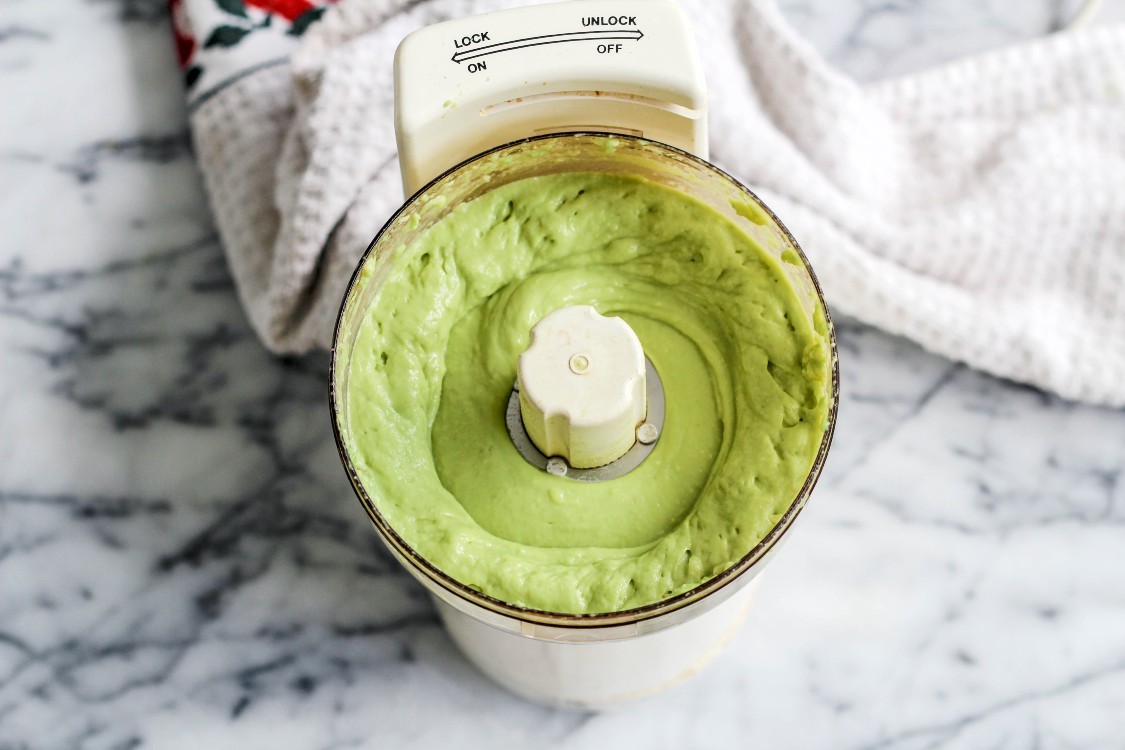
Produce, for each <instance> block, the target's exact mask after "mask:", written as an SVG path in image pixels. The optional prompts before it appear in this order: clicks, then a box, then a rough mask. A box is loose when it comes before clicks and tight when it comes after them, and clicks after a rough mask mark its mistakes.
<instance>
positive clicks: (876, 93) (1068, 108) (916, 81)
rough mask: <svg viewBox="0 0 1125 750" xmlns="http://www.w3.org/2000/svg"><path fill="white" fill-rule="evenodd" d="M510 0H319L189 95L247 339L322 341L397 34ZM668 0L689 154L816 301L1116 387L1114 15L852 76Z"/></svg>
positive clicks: (379, 183)
mask: <svg viewBox="0 0 1125 750" xmlns="http://www.w3.org/2000/svg"><path fill="white" fill-rule="evenodd" d="M273 1H274V2H280V0H273ZM186 2H187V9H188V11H189V13H188V14H187V15H188V16H189V21H188V23H187V25H188V26H190V25H191V23H190V18H191V17H194V16H192V14H191V13H190V10H191V8H192V4H193V3H212V4H214V3H216V2H218V3H219V5H221V6H223V7H224V8H238V7H241V4H240V3H239V2H238V0H221V1H220V0H186ZM288 2H295V0H288ZM257 4H258V5H265V4H268V3H266V2H265V0H259V2H258V3H257ZM513 4H515V3H512V2H503V1H502V0H428V1H427V0H423V1H421V2H419V0H341V2H340V3H339V4H338V5H336V6H335V7H332V8H330V9H329V10H328V11H327V12H324V14H323V17H322V18H321V19H320V20H319V21H318V22H316V23H315V24H306V27H307V31H305V33H304V37H303V39H301V40H300V43H299V45H298V44H297V43H296V41H295V39H296V38H295V37H294V36H292V34H290V36H289V37H288V38H289V39H290V40H292V41H293V43H294V46H295V47H296V49H295V52H294V53H293V54H292V56H291V57H290V58H289V59H288V60H287V61H285V60H278V61H275V62H274V63H273V64H270V63H268V62H267V63H263V62H262V61H261V60H258V61H257V62H254V63H252V64H250V65H248V66H247V67H245V68H244V69H243V71H242V73H241V74H240V75H237V76H235V77H234V78H232V79H228V80H226V81H225V82H223V83H220V84H217V85H213V86H211V87H210V88H208V89H207V90H196V91H194V92H193V93H192V96H193V103H192V105H191V106H192V109H191V125H192V130H193V133H194V138H195V145H196V150H197V154H198V159H199V163H200V166H201V168H202V170H203V173H204V176H205V180H206V185H207V190H208V193H209V195H210V198H211V203H212V206H213V208H214V211H215V216H216V220H217V222H218V226H219V231H220V233H221V235H222V239H223V244H224V246H225V248H226V252H227V254H228V257H229V260H230V265H231V269H232V271H233V273H234V277H235V281H236V283H237V285H238V290H239V293H240V295H241V298H242V301H243V303H244V304H245V306H246V309H247V311H248V314H249V317H250V320H251V322H252V323H253V325H254V327H255V329H256V330H257V332H258V333H259V335H260V336H261V337H262V339H263V341H264V342H265V343H266V345H267V346H269V347H270V348H271V349H274V350H276V351H296V352H299V351H306V350H308V349H311V348H316V347H325V346H328V345H329V344H330V337H331V332H332V326H333V322H334V318H335V315H336V312H337V309H338V307H339V304H340V300H341V296H342V294H343V290H344V287H345V284H346V283H347V280H348V278H349V276H350V274H351V272H352V269H353V268H354V265H355V263H356V260H357V259H358V257H359V255H360V253H361V252H362V251H363V250H364V249H365V248H366V247H367V245H368V243H369V242H370V240H371V238H372V236H373V235H374V234H375V232H376V231H377V230H378V229H379V227H380V226H381V225H382V224H383V222H384V221H385V220H386V219H387V218H388V217H389V216H390V214H391V213H392V211H393V210H394V209H395V208H396V207H397V206H398V205H399V204H400V202H401V200H402V196H401V188H400V184H399V174H398V165H397V160H396V157H395V139H394V132H393V117H392V111H393V102H392V59H393V54H394V50H395V47H396V45H397V44H398V42H399V40H401V39H402V37H403V36H404V35H405V34H407V33H408V32H410V31H411V30H413V29H415V28H418V27H419V26H422V25H425V24H429V23H434V22H437V21H439V20H444V19H446V18H451V17H459V16H464V15H470V14H473V13H479V12H485V11H488V10H495V9H498V8H501V7H510V6H511V5H513ZM524 4H526V3H524ZM680 4H681V5H682V6H683V7H684V9H685V10H686V11H687V15H688V17H689V18H691V19H693V24H694V26H695V31H696V33H697V34H698V36H699V37H700V38H701V39H706V40H707V43H706V44H704V45H701V50H700V51H701V54H702V57H703V61H704V66H705V72H706V75H707V79H708V83H709V86H710V123H711V130H712V133H713V136H712V139H711V144H712V159H713V161H715V163H717V164H718V165H719V166H721V167H723V168H724V169H726V170H727V171H729V172H731V173H732V174H734V175H735V176H736V177H738V178H739V179H740V180H742V181H743V182H745V183H746V184H747V185H749V186H750V187H751V189H753V190H754V191H755V192H756V193H758V195H759V196H761V197H762V199H763V200H764V201H765V202H766V203H767V204H768V205H770V206H771V207H772V208H773V209H774V210H775V211H776V213H777V214H778V215H779V216H780V217H782V220H783V221H784V222H785V223H786V224H787V225H788V226H789V228H790V229H791V230H792V232H793V234H794V235H795V236H796V238H797V239H798V241H799V242H800V243H801V246H802V247H803V248H804V250H805V252H806V253H807V254H808V256H809V258H810V260H811V261H812V264H813V266H814V268H815V269H816V270H817V274H818V276H819V279H820V281H821V284H822V286H823V287H824V290H825V293H826V296H827V298H828V302H829V305H830V306H831V307H832V308H833V309H834V310H838V311H840V312H843V313H846V314H848V315H852V316H855V317H857V318H859V319H860V320H863V321H865V322H867V323H870V324H872V325H875V326H878V327H880V328H883V329H885V330H888V331H891V332H893V333H896V334H901V335H904V336H907V337H909V338H911V339H913V340H915V341H917V342H918V343H920V344H921V345H922V346H924V347H925V348H927V349H929V350H931V351H934V352H938V353H940V354H943V355H945V356H948V357H950V358H953V359H956V360H960V361H963V362H966V363H968V364H970V365H972V366H974V367H978V368H980V369H982V370H985V371H988V372H991V373H994V374H996V375H1000V376H1003V377H1007V378H1011V379H1014V380H1018V381H1022V382H1026V383H1031V384H1033V385H1036V386H1039V387H1041V388H1045V389H1048V390H1052V391H1055V392H1057V393H1059V394H1061V395H1062V396H1064V397H1067V398H1072V399H1079V400H1085V401H1090V402H1095V403H1103V404H1111V405H1118V406H1120V405H1125V28H1120V27H1106V28H1101V29H1095V30H1089V31H1079V32H1068V33H1063V34H1056V35H1052V36H1050V37H1047V38H1044V39H1041V40H1037V41H1035V42H1032V43H1028V44H1023V45H1020V46H1018V47H1014V48H1010V49H1006V50H1002V51H1000V52H995V53H990V54H986V55H983V56H979V57H973V58H970V59H965V60H961V61H959V62H955V63H953V64H951V65H945V66H942V67H940V68H937V69H935V70H931V71H928V72H923V73H920V74H917V75H912V76H907V77H904V78H898V79H894V80H890V81H886V82H882V83H877V84H873V85H860V84H857V83H856V82H854V81H852V80H850V79H848V78H846V77H845V76H843V75H841V74H840V73H838V72H836V71H835V70H833V69H832V68H831V67H829V66H828V65H827V64H825V62H824V61H823V60H821V59H820V58H819V56H818V55H817V54H816V53H815V52H814V51H813V50H812V49H811V48H810V46H809V45H808V44H807V43H805V42H804V41H803V40H801V39H800V38H799V37H797V36H796V35H795V34H794V33H793V31H792V30H791V29H790V28H789V27H788V26H787V24H786V23H785V21H784V19H783V18H782V17H781V14H780V13H779V12H778V10H777V8H776V7H775V6H774V5H773V4H772V2H770V1H769V0H760V1H748V0H681V2H680ZM304 12H305V13H307V12H308V11H307V10H306V11H304ZM318 12H319V11H318ZM290 15H294V14H293V13H292V12H291V13H290ZM296 17H298V18H299V17H300V16H299V15H298V16H296ZM250 21H251V22H252V23H255V24H257V23H261V22H260V21H256V20H254V18H253V16H250ZM181 26H182V24H181ZM304 30H305V29H304V28H302V29H298V30H297V31H298V33H299V32H300V31H304ZM181 33H182V34H184V35H187V36H189V37H190V32H185V31H184V30H183V29H182V28H181ZM211 33H213V32H211ZM640 43H643V41H642V42H640ZM236 47H237V45H229V46H228V47H223V48H222V50H221V51H222V52H223V54H225V55H230V54H232V48H236ZM204 62H206V61H204ZM189 64H201V65H202V64H203V63H199V62H197V61H193V60H190V59H189Z"/></svg>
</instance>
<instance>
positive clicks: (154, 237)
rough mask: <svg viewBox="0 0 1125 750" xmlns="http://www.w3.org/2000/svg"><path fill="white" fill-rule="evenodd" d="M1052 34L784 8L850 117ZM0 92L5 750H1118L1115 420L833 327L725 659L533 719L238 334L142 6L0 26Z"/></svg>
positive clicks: (320, 382) (1000, 6)
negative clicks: (616, 749)
mask: <svg viewBox="0 0 1125 750" xmlns="http://www.w3.org/2000/svg"><path fill="white" fill-rule="evenodd" d="M1077 5H1078V3H1076V2H1074V1H1073V0H1069V1H1067V2H1062V1H1052V0H1020V2H1000V0H988V1H986V2H968V1H967V0H958V1H957V2H939V1H938V0H917V1H915V2H909V1H906V0H900V1H895V0H891V1H889V2H872V1H870V0H848V1H847V2H837V3H833V2H828V1H827V0H824V1H814V0H803V1H802V0H791V1H790V2H785V3H783V7H784V10H785V12H786V13H787V15H788V16H789V17H790V19H791V20H792V21H793V22H794V23H795V24H796V25H797V26H798V27H799V28H800V29H801V30H802V32H803V33H805V34H807V35H808V36H809V38H810V39H812V40H813V42H814V43H815V44H816V46H817V47H818V48H819V49H820V50H822V51H823V52H824V53H825V54H826V55H827V56H828V57H829V59H830V60H832V61H833V62H834V63H836V64H838V65H840V66H841V67H843V68H844V69H845V70H847V71H849V72H850V73H852V74H853V75H855V76H856V77H857V78H859V79H861V80H873V79H876V78H880V77H886V76H890V75H897V74H902V73H907V72H910V71H914V70H918V69H920V68H923V67H925V66H927V65H930V64H934V63H940V62H943V61H947V60H950V59H953V58H955V57H957V56H959V55H961V54H966V53H971V52H977V51H983V50H987V49H992V48H995V47H999V46H1002V45H1004V44H1009V43H1015V42H1018V41H1021V40H1026V39H1030V38H1033V37H1035V36H1037V35H1039V34H1041V33H1044V32H1047V31H1049V30H1051V29H1054V28H1058V27H1059V26H1061V25H1063V24H1064V23H1065V19H1066V18H1068V17H1069V16H1070V15H1071V14H1072V13H1073V12H1074V10H1075V9H1076V7H1077ZM1123 6H1125V2H1122V0H1116V2H1114V0H1110V2H1107V4H1106V8H1105V10H1104V11H1103V15H1102V21H1100V22H1104V21H1105V20H1106V19H1114V18H1116V19H1122V18H1123V17H1125V7H1123ZM0 93H2V96H0V100H2V101H3V102H5V105H4V107H3V115H2V117H0V128H2V129H0V224H2V226H3V227H4V230H3V233H2V234H0V363H2V364H0V420H2V421H0V428H2V429H0V748H2V749H3V750H22V749H24V748H36V750H39V749H43V748H88V749H90V750H95V749H97V750H110V749H111V748H112V749H124V748H181V747H182V748H201V747H207V748H225V747H249V748H258V747H267V746H268V747H271V748H277V749H278V750H281V749H282V748H325V749H327V748H352V747H354V748H374V747H391V748H427V747H436V746H450V745H453V744H456V745H458V746H461V747H482V748H502V747H560V748H561V747H568V748H570V747H575V748H578V747H612V746H615V745H616V746H622V747H635V746H644V747H651V748H682V747H716V746H730V747H744V746H750V745H752V746H755V747H780V748H787V747H800V748H833V749H835V748H849V749H854V750H859V749H861V748H864V749H870V750H876V749H885V750H915V749H919V750H920V749H921V748H1081V749H1082V750H1093V749H1095V748H1122V747H1125V722H1123V721H1122V717H1125V478H1123V471H1125V413H1122V412H1121V411H1111V410H1104V409H1096V408H1091V407H1086V406H1080V405H1075V404H1071V403H1066V402H1062V401H1060V400H1058V399H1056V398H1054V397H1051V396H1048V395H1044V394H1042V393H1039V392H1037V391H1034V390H1030V389H1028V388H1024V387H1020V386H1015V385H1012V384H1009V383H1004V382H1000V381H997V380H995V379H992V378H989V377H987V376H983V375H980V374H978V373H975V372H973V371H971V370H967V369H966V368H965V367H963V366H961V365H957V364H955V363H951V362H948V361H946V360H943V359H941V358H938V357H934V356H931V355H929V354H927V353H925V352H922V351H920V350H919V349H918V348H917V347H915V346H913V345H912V344H910V343H908V342H905V341H903V340H900V339H895V338H892V337H889V336H886V335H884V334H881V333H879V332H878V331H875V330H873V329H871V328H868V327H865V326H861V325H858V324H855V323H853V322H850V321H841V322H840V323H839V333H840V343H841V347H842V366H841V369H842V373H843V402H842V406H841V415H840V422H839V427H838V430H837V438H836V444H835V448H834V452H833V455H832V457H831V459H830V461H829V464H828V468H827V470H826V473H825V475H824V477H823V479H822V482H821V485H820V487H819V489H818V492H817V493H816V495H815V496H814V498H813V500H812V502H811V503H810V505H809V507H808V509H807V510H806V512H805V513H804V514H803V516H802V519H803V520H802V522H801V524H799V525H798V527H797V528H796V530H795V533H794V534H793V536H792V539H791V541H790V542H789V544H788V545H787V546H786V548H785V550H784V551H783V553H782V554H781V555H779V556H778V559H777V560H776V562H774V563H773V564H772V565H771V568H770V570H769V571H768V572H767V575H766V576H765V578H764V580H763V586H762V588H761V591H760V595H759V597H760V598H759V601H758V603H757V605H756V606H755V607H754V608H753V609H752V611H751V614H750V618H749V620H748V622H747V624H746V627H745V628H744V629H743V630H742V632H741V633H740V634H739V635H738V637H737V638H736V639H735V641H734V643H733V644H732V646H731V648H730V650H729V651H728V652H727V653H726V654H725V655H724V656H723V658H722V659H721V660H720V661H719V662H718V663H717V664H715V665H714V666H713V667H711V668H710V669H709V670H707V671H706V672H705V673H703V674H702V675H700V676H698V677H697V678H695V679H693V680H692V681H690V682H688V683H686V684H684V685H682V686H680V687H679V688H676V689H675V690H673V691H671V692H669V693H666V694H664V695H661V696H658V697H655V698H652V699H649V700H648V701H647V702H644V703H641V704H638V705H636V706H633V707H630V708H627V709H624V710H621V711H618V712H616V713H611V714H606V715H594V714H580V713H571V712H560V711H553V710H549V709H545V708H541V707H538V706H535V705H532V704H529V703H526V702H524V701H521V700H519V699H517V698H514V697H511V696H509V695H508V694H506V693H504V692H503V691H502V690H500V689H499V688H496V687H494V686H492V685H491V684H490V683H489V682H488V681H487V680H486V679H485V678H483V677H482V676H481V675H479V674H478V673H477V672H476V671H475V670H474V669H473V668H472V667H470V666H469V665H468V664H467V662H465V660H464V659H463V658H462V657H461V656H460V655H459V654H458V653H457V652H456V650H455V649H454V647H453V646H452V645H451V643H450V642H449V640H448V638H447V637H446V636H445V635H444V633H443V632H442V630H441V628H440V627H439V625H438V623H437V621H436V618H435V614H434V612H433V609H432V607H431V605H430V603H429V601H428V600H427V599H426V597H425V596H424V595H423V592H422V590H421V588H420V587H419V586H418V585H416V584H415V583H413V581H412V580H411V579H409V578H408V577H407V575H406V574H405V573H404V572H402V571H401V570H400V569H399V568H398V566H397V565H396V564H395V563H394V562H393V561H392V560H391V558H390V556H389V555H388V554H387V553H386V552H385V551H384V550H383V549H382V548H381V546H380V544H379V542H378V540H377V539H376V537H375V535H374V533H373V532H372V531H371V529H370V528H369V524H368V522H367V520H366V517H365V516H364V514H363V513H362V511H361V509H360V508H359V506H358V504H357V503H356V501H355V499H354V498H353V496H352V492H351V489H350V487H349V486H348V483H347V481H346V479H345V477H344V475H343V472H342V470H341V468H340V465H339V460H338V457H337V455H336V449H335V446H334V443H333V440H332V436H331V427H330V424H329V420H328V414H327V406H326V390H327V379H326V357H325V356H324V355H314V356H309V357H304V358H298V359H276V358H274V357H272V356H270V355H269V354H267V353H266V352H265V351H263V349H262V348H261V347H260V346H259V345H258V344H257V342H256V340H255V339H254V337H253V335H252V334H251V332H250V331H249V329H248V327H247V325H246V322H245V320H244V317H243V315H242V312H241V310H240V308H239V305H238V301H237V299H236V296H235V293H234V290H233V287H232V284H231V281H230V278H229V276H228V273H227V270H226V266H225V263H224V260H223V257H222V254H221V250H220V248H219V245H218V241H217V238H216V236H215V231H214V228H213V225H212V221H211V218H210V215H209V211H208V208H207V205H206V201H205V198H204V195H203V193H202V189H201V185H200V178H199V175H198V173H197V171H196V168H195V166H194V163H193V161H192V158H191V153H190V146H189V139H188V134H187V130H186V124H185V123H186V119H185V113H184V107H183V101H182V92H181V89H180V75H179V72H178V71H177V70H176V68H175V64H174V60H173V54H172V50H171V44H170V41H169V37H168V22H167V18H166V16H165V11H164V3H163V2H160V1H159V0H89V1H87V2H65V3H64V2H54V3H43V2H31V1H30V0H8V2H5V3H3V4H0ZM374 229H376V228H373V231H374Z"/></svg>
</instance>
